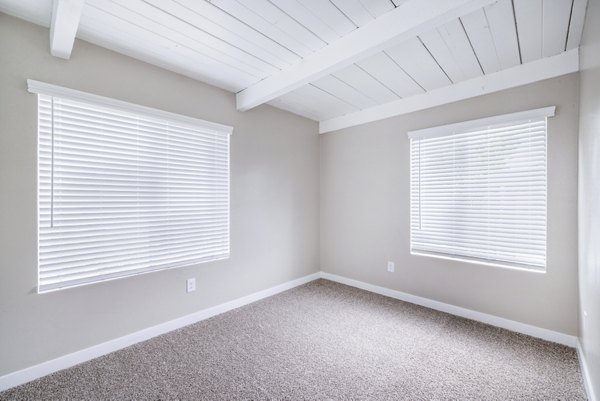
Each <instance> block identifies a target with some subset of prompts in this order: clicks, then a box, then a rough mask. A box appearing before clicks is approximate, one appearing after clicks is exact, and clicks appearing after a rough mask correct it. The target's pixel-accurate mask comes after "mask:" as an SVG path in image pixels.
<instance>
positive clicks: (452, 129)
mask: <svg viewBox="0 0 600 401" xmlns="http://www.w3.org/2000/svg"><path fill="white" fill-rule="evenodd" d="M555 112H556V107H555V106H549V107H543V108H539V109H533V110H527V111H521V112H516V113H509V114H502V115H496V116H492V117H485V118H480V119H475V120H469V121H463V122H458V123H453V124H446V125H440V126H435V127H430V128H424V129H419V130H412V131H409V132H408V133H407V135H408V138H409V140H410V145H409V151H410V161H409V164H410V165H409V174H410V184H409V186H410V195H409V210H410V212H409V213H410V214H409V216H410V217H409V221H410V228H409V230H410V235H409V242H410V244H409V249H410V254H411V255H415V256H425V257H432V258H436V259H444V260H453V261H459V262H465V263H470V264H476V265H484V266H493V267H500V268H508V269H516V270H521V271H526V272H531V273H546V270H547V266H548V260H547V256H548V250H547V242H548V223H547V222H548V121H547V119H548V118H550V117H553V116H554V115H555ZM529 119H531V120H533V119H539V120H541V119H546V130H545V133H544V138H545V151H546V153H545V167H544V169H545V188H546V191H545V194H544V196H545V221H546V226H545V241H546V245H545V251H544V259H545V262H544V266H543V267H539V266H534V265H530V264H526V263H518V262H508V261H501V260H496V259H486V258H477V257H469V256H464V255H460V254H456V253H444V252H436V251H427V250H421V249H414V248H413V188H414V183H413V144H414V142H413V139H423V138H425V139H426V138H434V137H440V136H451V135H454V134H468V133H469V132H470V131H475V130H482V129H485V127H486V126H490V125H502V124H508V123H511V122H514V123H517V122H519V121H525V120H529Z"/></svg>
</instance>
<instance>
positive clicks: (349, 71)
mask: <svg viewBox="0 0 600 401" xmlns="http://www.w3.org/2000/svg"><path fill="white" fill-rule="evenodd" d="M333 75H334V76H335V77H336V78H337V79H339V80H341V81H343V82H344V83H346V84H347V85H350V86H351V87H353V88H355V89H356V90H357V91H359V92H361V93H364V94H365V96H367V97H368V98H370V99H373V101H374V102H375V103H376V104H381V103H387V102H391V101H392V100H396V99H398V96H397V95H396V94H395V93H394V92H392V91H391V90H390V89H389V88H387V87H386V86H385V85H383V84H382V83H381V82H379V81H377V80H376V79H375V78H373V76H371V75H369V73H367V72H366V71H365V70H363V69H362V68H360V67H359V66H357V65H356V64H352V65H351V66H348V67H346V68H344V69H343V70H340V71H337V72H336V73H335V74H333Z"/></svg>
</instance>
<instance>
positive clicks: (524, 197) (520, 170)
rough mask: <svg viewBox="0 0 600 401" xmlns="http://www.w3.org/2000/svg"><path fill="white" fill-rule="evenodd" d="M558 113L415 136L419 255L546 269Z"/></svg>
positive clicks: (414, 232)
mask: <svg viewBox="0 0 600 401" xmlns="http://www.w3.org/2000/svg"><path fill="white" fill-rule="evenodd" d="M553 115H554V107H548V108H544V109H538V110H531V111H527V112H522V113H515V114H510V115H504V116H497V117H492V118H487V119H481V120H475V121H470V122H465V123H459V124H453V125H448V126H443V127H435V128H429V129H425V130H420V131H413V132H410V133H409V137H410V147H411V186H410V191H411V252H413V253H424V254H429V255H433V256H441V257H444V256H446V257H455V258H456V257H457V258H460V259H467V260H472V261H479V262H484V263H492V264H501V265H503V264H504V265H510V266H516V267H523V268H529V269H539V270H543V269H545V266H546V119H547V117H549V116H553Z"/></svg>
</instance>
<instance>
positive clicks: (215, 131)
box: [27, 79, 233, 294]
mask: <svg viewBox="0 0 600 401" xmlns="http://www.w3.org/2000/svg"><path fill="white" fill-rule="evenodd" d="M27 89H28V91H29V92H30V93H34V94H37V95H38V96H36V98H39V97H40V96H47V97H52V98H60V99H64V100H68V101H74V102H82V103H86V104H90V105H92V106H95V107H98V108H99V109H101V108H107V109H111V110H114V111H118V112H124V113H127V114H131V115H136V116H139V117H140V118H142V117H146V118H149V119H154V120H160V121H164V123H171V124H182V126H187V127H194V128H195V129H198V131H202V132H205V133H206V134H207V135H218V136H222V137H224V136H228V137H229V136H230V135H231V134H232V133H233V127H231V126H227V125H223V124H218V123H214V122H210V121H205V120H201V119H197V118H193V117H188V116H184V115H180V114H176V113H172V112H168V111H164V110H159V109H155V108H151V107H146V106H141V105H137V104H133V103H129V102H125V101H121V100H116V99H112V98H108V97H104V96H99V95H95V94H90V93H86V92H82V91H78V90H74V89H69V88H64V87H61V86H57V85H52V84H48V83H44V82H39V81H35V80H31V79H28V80H27ZM39 102H40V100H39V99H37V102H36V121H37V131H36V134H37V135H36V137H37V140H36V147H37V151H36V178H37V180H38V181H37V182H36V192H37V196H36V228H37V235H36V248H37V292H38V294H41V293H47V292H53V291H58V290H63V289H69V288H75V287H79V286H84V285H90V284H96V283H100V282H104V281H110V280H115V279H120V278H126V277H132V276H136V275H139V274H146V273H151V272H155V271H162V270H168V269H176V268H179V267H185V266H191V265H196V264H198V263H207V262H212V261H216V260H224V259H228V258H230V257H231V256H230V255H231V146H230V139H229V138H228V139H227V148H226V149H227V153H226V160H227V161H226V169H227V175H226V177H227V178H226V181H227V187H226V188H227V196H226V198H224V199H226V203H227V218H226V229H227V241H228V242H227V244H228V245H227V249H228V252H227V254H226V256H223V257H218V258H214V259H207V260H202V261H199V262H198V261H192V262H190V263H188V264H174V265H173V263H170V265H157V267H156V268H153V267H147V268H137V269H131V270H124V271H123V272H120V273H121V274H118V273H116V274H114V275H111V276H109V277H103V276H102V274H98V275H96V276H93V277H91V278H89V279H86V280H85V282H75V283H73V282H70V281H69V280H64V281H63V282H61V284H62V285H56V286H54V285H49V284H46V285H42V284H41V283H40V273H41V271H42V270H41V261H40V228H41V227H40V222H41V214H40V213H41V211H40V184H41V183H40V181H39V180H40V175H39V174H40V166H39V149H40V145H39V141H40V134H41V131H40V126H39V121H40V120H39V118H40V117H39V113H40V109H39V107H40V106H39V105H40V103H39ZM223 160H224V159H223ZM157 194H158V192H157ZM224 202H225V201H224ZM224 221H225V220H224ZM224 227H225V226H224ZM72 281H75V280H72Z"/></svg>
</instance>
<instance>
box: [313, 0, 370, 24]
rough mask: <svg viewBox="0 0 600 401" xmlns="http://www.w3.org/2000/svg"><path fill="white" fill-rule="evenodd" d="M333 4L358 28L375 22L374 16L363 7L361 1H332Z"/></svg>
mask: <svg viewBox="0 0 600 401" xmlns="http://www.w3.org/2000/svg"><path fill="white" fill-rule="evenodd" d="M319 1H321V0H319ZM331 3H332V4H333V5H335V7H336V8H337V9H338V10H340V11H341V12H342V13H344V15H345V16H347V17H348V18H349V19H350V20H351V21H352V23H353V24H354V25H356V26H357V27H360V26H362V25H364V24H366V23H368V22H370V21H373V15H371V13H370V12H369V11H368V10H367V9H366V8H365V6H363V5H362V3H361V2H360V0H331Z"/></svg>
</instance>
